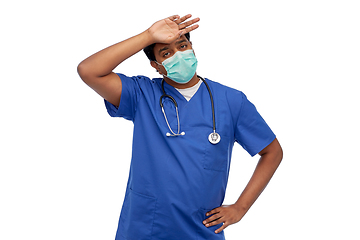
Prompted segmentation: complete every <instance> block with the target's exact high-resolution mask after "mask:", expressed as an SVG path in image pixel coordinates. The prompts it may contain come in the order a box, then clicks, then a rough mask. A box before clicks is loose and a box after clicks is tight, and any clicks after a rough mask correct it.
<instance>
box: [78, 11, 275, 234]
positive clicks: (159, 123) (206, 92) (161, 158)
mask: <svg viewBox="0 0 360 240" xmlns="http://www.w3.org/2000/svg"><path fill="white" fill-rule="evenodd" d="M190 18H191V15H186V16H184V17H180V16H178V15H175V16H171V17H169V18H165V19H163V20H160V21H158V22H156V23H154V24H153V25H152V26H151V27H150V28H149V29H147V30H146V31H144V32H142V33H140V34H138V35H136V36H134V37H132V38H129V39H127V40H125V41H122V42H120V43H117V44H115V45H113V46H110V47H108V48H106V49H104V50H102V51H100V52H97V53H95V54H94V55H92V56H90V57H88V58H87V59H85V60H84V61H82V62H81V63H80V64H79V66H78V73H79V75H80V77H81V78H82V80H83V81H84V82H85V83H86V84H87V85H89V86H90V87H91V88H92V89H94V90H95V91H96V92H97V93H98V94H100V95H101V96H102V97H103V98H104V99H105V106H106V109H107V111H108V113H109V114H110V116H112V117H123V118H125V119H128V120H131V121H133V123H134V137H133V151H132V159H131V167H130V173H129V180H128V184H127V190H126V194H125V199H124V203H123V206H122V210H121V214H120V220H119V225H118V230H117V234H116V240H125V239H127V240H145V239H153V240H159V239H164V240H175V239H179V240H185V239H186V240H188V239H197V240H220V239H225V237H224V231H223V230H224V229H225V228H226V227H228V226H229V225H231V224H234V223H236V222H239V221H240V220H241V219H242V218H243V217H244V215H245V214H246V212H247V211H248V210H249V208H250V207H251V206H252V204H253V203H254V202H255V200H256V199H257V198H258V197H259V195H260V194H261V192H262V191H263V190H264V189H265V187H266V185H267V184H268V182H269V181H270V179H271V177H272V176H273V174H274V172H275V171H276V169H277V167H278V166H279V164H280V162H281V160H282V149H281V147H280V144H279V142H278V141H277V139H276V137H275V135H274V133H273V132H272V130H271V129H270V128H269V126H268V125H267V124H266V122H265V121H264V119H263V118H262V117H261V116H260V114H259V113H258V112H257V110H256V108H255V106H254V105H253V104H252V103H251V102H250V101H249V100H248V99H247V97H246V96H245V94H244V93H242V92H241V91H238V90H235V89H232V88H229V87H226V86H224V85H221V84H219V83H217V82H214V81H212V80H210V79H207V78H205V79H204V78H202V77H201V76H199V75H197V73H196V67H197V59H196V56H195V54H194V51H193V48H192V44H191V42H190V41H189V38H190V35H189V32H191V31H193V30H195V29H196V28H198V24H196V23H197V22H198V21H199V18H194V19H191V20H190ZM142 49H144V51H145V53H146V55H147V57H148V58H149V59H150V64H151V66H152V67H153V68H155V69H156V71H158V72H159V74H161V78H155V79H149V78H148V77H145V76H133V77H128V76H126V75H124V74H116V73H114V72H113V69H115V67H117V66H118V65H119V64H121V63H122V62H123V61H124V60H126V59H127V58H129V57H131V56H132V55H134V54H136V53H137V52H139V51H140V50H142ZM215 131H216V134H215ZM219 140H220V141H219ZM235 142H237V143H239V144H240V145H241V146H242V147H243V148H244V149H245V150H246V151H247V152H248V153H249V154H250V155H251V156H254V155H256V154H259V155H260V160H259V162H258V165H257V167H256V169H255V171H254V173H253V176H252V177H251V179H250V181H249V183H248V184H247V186H246V188H245V189H244V191H243V192H242V194H241V195H240V197H239V199H238V200H237V201H236V202H235V203H234V204H232V205H228V206H225V205H222V203H223V200H224V196H225V189H226V185H227V180H228V174H229V167H230V160H231V152H232V148H233V145H234V143H235Z"/></svg>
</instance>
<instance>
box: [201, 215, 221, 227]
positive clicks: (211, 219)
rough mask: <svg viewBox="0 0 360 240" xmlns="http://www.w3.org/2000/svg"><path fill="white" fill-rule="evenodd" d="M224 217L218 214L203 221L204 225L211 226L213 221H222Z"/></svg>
mask: <svg viewBox="0 0 360 240" xmlns="http://www.w3.org/2000/svg"><path fill="white" fill-rule="evenodd" d="M221 217H222V216H219V215H218V214H215V215H212V216H211V217H209V218H207V219H205V220H204V221H203V223H204V224H205V225H206V224H209V223H212V222H213V221H216V220H218V219H220V218H221Z"/></svg>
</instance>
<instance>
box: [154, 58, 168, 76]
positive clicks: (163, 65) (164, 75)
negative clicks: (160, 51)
mask: <svg viewBox="0 0 360 240" xmlns="http://www.w3.org/2000/svg"><path fill="white" fill-rule="evenodd" d="M154 62H155V63H156V64H157V65H161V66H163V67H164V65H162V63H158V62H157V61H154ZM156 71H157V72H158V73H159V74H160V75H162V76H163V77H167V76H166V75H164V74H162V73H161V72H160V71H159V70H156Z"/></svg>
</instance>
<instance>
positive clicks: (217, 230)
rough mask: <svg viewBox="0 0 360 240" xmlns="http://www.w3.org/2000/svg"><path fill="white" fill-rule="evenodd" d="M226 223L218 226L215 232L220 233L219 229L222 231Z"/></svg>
mask: <svg viewBox="0 0 360 240" xmlns="http://www.w3.org/2000/svg"><path fill="white" fill-rule="evenodd" d="M227 226H228V225H227V224H226V223H224V224H223V225H222V226H221V227H219V228H218V229H216V230H215V233H216V234H218V233H221V231H223V230H224V229H225V228H226V227H227Z"/></svg>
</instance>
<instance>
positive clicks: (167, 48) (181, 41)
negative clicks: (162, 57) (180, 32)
mask: <svg viewBox="0 0 360 240" xmlns="http://www.w3.org/2000/svg"><path fill="white" fill-rule="evenodd" d="M183 42H186V40H185V39H182V40H180V41H177V42H176V43H175V45H179V44H180V43H183ZM165 50H169V47H163V48H161V49H160V50H159V54H161V52H162V51H165Z"/></svg>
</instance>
